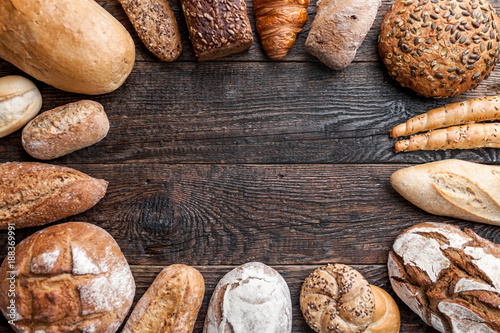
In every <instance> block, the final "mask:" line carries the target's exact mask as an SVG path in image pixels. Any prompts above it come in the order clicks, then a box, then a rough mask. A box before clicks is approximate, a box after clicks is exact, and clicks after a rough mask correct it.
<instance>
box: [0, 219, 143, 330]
mask: <svg viewBox="0 0 500 333" xmlns="http://www.w3.org/2000/svg"><path fill="white" fill-rule="evenodd" d="M11 289H13V290H15V292H11ZM134 294H135V283H134V278H133V276H132V273H131V271H130V267H129V265H128V263H127V261H126V260H125V257H124V256H123V254H122V252H121V250H120V248H119V246H118V244H117V243H116V242H115V240H114V239H113V237H111V235H110V234H108V233H107V232H106V231H105V230H104V229H101V228H99V227H97V226H95V225H92V224H89V223H79V222H71V223H64V224H59V225H55V226H51V227H49V228H46V229H44V230H41V231H38V232H36V233H34V234H33V235H31V236H30V237H28V238H26V239H25V240H23V241H22V242H20V243H19V244H18V245H17V246H16V247H15V260H12V261H11V260H10V259H9V257H7V258H6V259H5V260H4V261H3V264H2V266H1V267H0V295H1V297H0V309H1V310H2V313H3V314H4V316H5V317H6V318H7V320H8V321H9V323H10V324H11V326H12V328H13V329H14V330H15V331H16V332H19V333H41V332H82V333H90V332H92V333H113V332H116V330H117V329H118V327H119V326H120V324H121V322H122V321H123V319H124V318H125V316H126V315H127V313H128V310H129V309H130V306H131V305H132V301H133V299H134ZM11 304H14V305H13V306H12V305H11Z"/></svg>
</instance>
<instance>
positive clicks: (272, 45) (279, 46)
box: [253, 0, 309, 60]
mask: <svg viewBox="0 0 500 333" xmlns="http://www.w3.org/2000/svg"><path fill="white" fill-rule="evenodd" d="M308 6H309V0H254V1H253V8H254V13H255V25H256V26H257V32H258V33H259V36H260V39H261V43H262V47H263V48H264V51H266V53H267V55H268V56H269V58H271V59H273V60H281V59H283V58H284V57H285V56H286V54H287V53H288V50H290V49H291V48H292V46H293V44H294V43H295V38H296V37H297V34H298V33H299V32H301V31H302V28H303V27H304V25H305V24H306V22H307V7H308Z"/></svg>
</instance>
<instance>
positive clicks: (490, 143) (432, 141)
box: [394, 123, 500, 152]
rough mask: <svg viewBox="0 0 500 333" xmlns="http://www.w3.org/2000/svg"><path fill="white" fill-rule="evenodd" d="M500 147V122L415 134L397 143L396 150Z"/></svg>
mask: <svg viewBox="0 0 500 333" xmlns="http://www.w3.org/2000/svg"><path fill="white" fill-rule="evenodd" d="M484 147H489V148H500V123H493V124H470V125H463V126H453V127H448V128H444V129H438V130H434V131H430V132H428V133H425V134H419V135H414V136H412V137H411V138H410V139H408V140H401V141H398V142H397V143H396V145H395V146H394V150H395V151H396V152H407V151H415V150H443V149H472V148H484Z"/></svg>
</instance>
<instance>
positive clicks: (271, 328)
mask: <svg viewBox="0 0 500 333" xmlns="http://www.w3.org/2000/svg"><path fill="white" fill-rule="evenodd" d="M291 331H292V302H291V298H290V291H289V290H288V285H287V284H286V282H285V280H284V279H283V277H282V276H281V275H280V274H279V273H278V272H277V271H275V270H274V269H273V268H271V267H269V266H266V265H264V264H261V263H257V262H251V263H247V264H244V265H242V266H239V267H237V268H235V269H233V270H232V271H230V272H229V273H227V274H226V275H225V276H224V277H223V278H222V279H221V280H220V281H219V283H218V284H217V287H216V288H215V291H214V294H213V295H212V298H211V299H210V304H209V306H208V313H207V316H206V319H205V326H204V328H203V332H204V333H263V332H272V333H289V332H291Z"/></svg>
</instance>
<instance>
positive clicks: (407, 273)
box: [388, 223, 500, 333]
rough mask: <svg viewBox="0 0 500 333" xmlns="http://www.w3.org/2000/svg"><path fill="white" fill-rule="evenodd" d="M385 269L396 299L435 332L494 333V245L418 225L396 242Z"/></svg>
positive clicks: (498, 279) (438, 226)
mask: <svg viewBox="0 0 500 333" xmlns="http://www.w3.org/2000/svg"><path fill="white" fill-rule="evenodd" d="M388 270H389V277H390V280H391V284H392V288H393V289H394V291H395V292H396V294H397V295H398V296H399V297H400V298H401V300H402V301H403V302H405V303H406V304H407V305H408V306H409V307H410V308H411V309H412V310H413V311H414V312H415V313H417V314H418V315H419V316H420V317H421V318H422V319H423V320H424V321H425V322H426V323H427V324H428V325H431V326H433V327H434V328H435V329H437V330H438V331H440V332H446V333H451V332H454V333H460V332H464V333H472V332H481V333H494V332H499V331H500V245H497V244H494V243H492V242H490V241H488V240H486V239H483V238H481V237H479V236H478V235H476V234H475V233H474V232H473V231H471V230H468V229H465V231H461V230H460V229H459V228H457V227H455V226H452V225H447V224H442V223H421V224H418V225H416V226H414V227H411V228H409V229H407V230H405V231H404V232H403V233H401V234H400V235H399V236H398V237H397V239H396V241H395V242H394V245H393V250H392V251H391V252H390V253H389V260H388Z"/></svg>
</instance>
